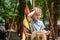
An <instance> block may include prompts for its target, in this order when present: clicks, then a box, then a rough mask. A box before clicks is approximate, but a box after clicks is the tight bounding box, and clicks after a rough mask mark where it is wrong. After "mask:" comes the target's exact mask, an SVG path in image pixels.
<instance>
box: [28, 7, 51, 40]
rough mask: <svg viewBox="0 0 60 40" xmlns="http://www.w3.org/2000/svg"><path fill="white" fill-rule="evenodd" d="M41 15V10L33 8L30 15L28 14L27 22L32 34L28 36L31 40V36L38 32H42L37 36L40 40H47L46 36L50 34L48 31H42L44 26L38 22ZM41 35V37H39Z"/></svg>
mask: <svg viewBox="0 0 60 40" xmlns="http://www.w3.org/2000/svg"><path fill="white" fill-rule="evenodd" d="M41 13H42V10H41V9H39V8H34V9H33V11H32V12H31V13H30V14H28V21H29V24H30V29H31V33H32V34H30V35H31V40H32V39H33V38H32V35H33V34H34V35H36V33H37V32H39V31H40V30H43V31H42V32H43V33H42V34H39V36H40V37H42V40H47V39H46V35H48V34H50V31H46V30H45V29H44V28H45V26H44V24H43V22H42V21H40V20H39V19H40V17H41ZM34 31H35V32H34ZM39 33H40V32H39ZM34 35H33V36H34ZM41 35H43V36H41Z"/></svg>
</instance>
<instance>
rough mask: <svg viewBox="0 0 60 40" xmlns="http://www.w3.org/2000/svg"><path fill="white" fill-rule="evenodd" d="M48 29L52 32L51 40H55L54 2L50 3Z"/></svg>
mask: <svg viewBox="0 0 60 40" xmlns="http://www.w3.org/2000/svg"><path fill="white" fill-rule="evenodd" d="M49 22H50V30H51V32H52V40H55V31H54V2H51V4H50V20H49Z"/></svg>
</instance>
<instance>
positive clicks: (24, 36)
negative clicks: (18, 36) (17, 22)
mask: <svg viewBox="0 0 60 40" xmlns="http://www.w3.org/2000/svg"><path fill="white" fill-rule="evenodd" d="M26 33H27V32H26V29H25V27H23V29H22V40H25V39H26Z"/></svg>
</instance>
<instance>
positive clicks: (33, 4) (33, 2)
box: [32, 0, 35, 9]
mask: <svg viewBox="0 0 60 40" xmlns="http://www.w3.org/2000/svg"><path fill="white" fill-rule="evenodd" d="M34 7H35V0H32V9H33V8H34Z"/></svg>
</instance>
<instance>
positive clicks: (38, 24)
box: [29, 20, 45, 32]
mask: <svg viewBox="0 0 60 40" xmlns="http://www.w3.org/2000/svg"><path fill="white" fill-rule="evenodd" d="M29 24H30V29H31V32H33V31H34V30H37V31H39V30H40V29H42V30H43V29H44V28H45V26H44V24H43V22H42V21H40V20H38V21H34V20H31V21H30V23H29Z"/></svg>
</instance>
